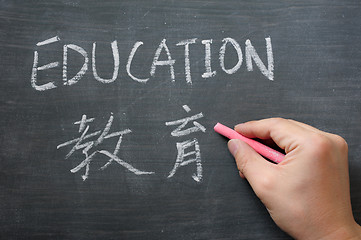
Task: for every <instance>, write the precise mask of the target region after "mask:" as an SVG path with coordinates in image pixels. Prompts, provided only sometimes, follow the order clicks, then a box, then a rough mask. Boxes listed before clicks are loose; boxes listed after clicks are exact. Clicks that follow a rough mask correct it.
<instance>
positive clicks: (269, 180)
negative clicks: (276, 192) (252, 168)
mask: <svg viewBox="0 0 361 240" xmlns="http://www.w3.org/2000/svg"><path fill="white" fill-rule="evenodd" d="M274 186H275V182H274V179H273V177H272V176H271V175H264V176H262V177H260V178H259V179H258V181H257V185H256V186H255V187H254V191H255V193H256V194H257V196H258V197H259V198H260V199H264V198H267V194H268V192H272V191H273V190H272V189H273V187H274Z"/></svg>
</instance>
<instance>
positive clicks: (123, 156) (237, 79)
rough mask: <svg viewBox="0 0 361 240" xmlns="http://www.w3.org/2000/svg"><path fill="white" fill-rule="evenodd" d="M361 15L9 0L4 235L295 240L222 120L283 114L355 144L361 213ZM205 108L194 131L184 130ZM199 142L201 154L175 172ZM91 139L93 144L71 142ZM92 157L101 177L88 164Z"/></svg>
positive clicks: (2, 155) (2, 111)
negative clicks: (247, 174) (231, 148)
mask: <svg viewBox="0 0 361 240" xmlns="http://www.w3.org/2000/svg"><path fill="white" fill-rule="evenodd" d="M360 11H361V3H360V2H359V1H337V0H335V1H322V0H316V1H315V0H313V1H302V3H300V2H297V3H295V2H291V1H264V0H262V1H235V0H229V1H228V0H225V1H214V0H212V1H155V0H154V1H153V0H152V1H148V0H147V1H146V0H143V1H142V0H134V1H80V0H79V1H77V0H69V1H68V0H62V1H15V0H14V1H6V0H3V1H0V20H1V21H0V26H1V28H0V56H1V57H0V73H1V75H0V76H1V82H0V86H1V87H0V91H1V94H0V98H1V102H0V104H1V107H0V121H1V122H0V146H1V151H0V173H1V174H0V185H1V190H0V203H1V204H0V206H1V208H0V209H1V210H0V219H1V220H0V235H1V238H4V239H290V237H288V236H287V235H286V234H285V233H283V232H282V231H281V230H279V229H278V227H277V226H275V224H274V223H273V222H272V220H271V219H270V217H269V215H268V213H267V211H266V210H265V208H264V207H263V205H262V204H261V203H260V201H259V200H258V199H257V197H256V196H255V195H254V194H253V192H252V189H251V188H250V187H249V185H248V183H247V182H246V181H245V180H242V179H240V178H239V176H238V171H237V169H236V167H235V163H234V160H233V159H232V157H231V155H230V154H229V153H228V151H227V148H226V140H225V139H224V138H223V137H221V136H219V135H217V134H215V133H214V132H213V130H212V127H213V125H214V124H215V123H216V122H217V121H219V122H222V123H224V124H226V125H229V126H233V125H235V124H237V123H239V122H244V121H247V120H253V119H260V118H267V117H275V116H278V117H284V118H293V119H296V120H299V121H303V122H306V123H309V124H311V125H313V126H315V127H318V128H320V129H322V130H324V131H329V132H334V133H337V134H339V135H341V136H343V137H344V138H345V139H346V140H347V141H348V144H349V161H350V182H351V196H352V203H353V210H354V215H355V218H356V220H357V221H358V222H360V221H361V193H360V191H359V189H360V188H361V177H360V174H359V173H360V171H361V160H360V157H359V156H360V155H361V137H360V133H361V124H360V121H361V81H360V79H361V76H360V70H361V48H360V41H361V32H360V31H359V27H360V25H361V19H360V17H359V15H360ZM227 39H228V40H227ZM230 39H231V40H232V41H233V40H234V41H233V42H232V41H231V40H230ZM267 39H268V40H269V43H270V44H271V45H267ZM44 41H45V42H44ZM162 42H163V43H164V44H163V45H162V46H163V47H160V46H161V44H162ZM247 43H248V45H247ZM136 44H138V45H137V48H135V46H136ZM232 44H233V45H232ZM247 46H248V47H250V46H252V47H253V48H254V49H255V50H256V52H257V54H258V56H259V60H258V63H259V62H260V61H261V62H262V63H263V64H264V67H265V69H264V70H267V71H268V73H267V71H266V72H265V71H263V72H262V71H261V67H259V66H258V65H257V64H256V62H257V59H255V58H249V59H248V60H247V49H246V48H247ZM187 47H188V53H189V56H188V60H189V61H188V63H189V64H188V67H187V57H186V55H187V54H185V53H186V52H187V50H186V48H187ZM207 47H208V50H207ZM222 47H226V49H225V50H224V49H223V50H224V51H223V50H222ZM270 47H271V49H269V48H270ZM93 49H94V53H93ZM157 49H158V50H159V51H160V52H159V55H158V58H157V59H155V58H156V57H157ZM132 50H136V51H135V52H133V53H134V54H133V58H132V61H131V64H129V56H130V55H132V54H131V52H132ZM237 50H238V51H237ZM239 50H240V51H241V52H240V51H239ZM248 50H250V49H248ZM222 51H223V52H222ZM270 51H271V52H270ZM35 52H36V53H37V57H38V59H37V60H38V61H37V63H38V65H37V66H34V62H36V61H35V55H36V54H35ZM65 52H66V54H67V55H66V54H64V53H65ZM115 53H118V56H115V57H114V54H115ZM208 53H209V56H208V57H207V56H206V55H207V54H208ZM222 53H223V55H222ZM240 53H241V55H240ZM249 53H250V51H248V54H249ZM84 54H85V55H86V56H84ZM65 55H66V61H64V59H65ZM115 55H116V54H115ZM222 56H223V57H222ZM270 57H273V62H271V63H270V62H269V60H270ZM94 59H95V60H96V61H94ZM206 59H207V60H208V62H207V61H206ZM85 60H88V62H86V61H85ZM117 60H119V63H118V64H117ZM249 60H251V61H249ZM64 63H65V64H64ZM154 63H156V64H155V65H154ZM250 63H252V64H253V71H251V69H250V66H249V65H247V64H250ZM48 64H52V65H48ZM161 64H165V65H164V66H162V65H161ZM272 64H273V65H274V66H273V69H271V65H272ZM64 65H65V67H64ZM84 65H86V70H85V69H83V70H84V71H83V72H82V75H81V76H78V78H77V79H75V78H74V79H73V77H74V76H75V75H76V74H77V73H79V72H80V69H81V68H82V67H83V66H84ZM93 65H94V66H95V70H96V74H94V69H93V67H94V66H93ZM115 65H116V67H115ZM42 66H47V67H43V68H41V67H42ZM118 67H119V68H118ZM128 67H129V68H128ZM47 68H48V69H47ZM117 68H118V70H117V71H118V72H116V71H115V69H117ZM210 68H211V69H210ZM34 69H36V73H37V75H36V76H34ZM64 69H65V70H64ZM152 69H153V70H152ZM231 70H232V71H231ZM233 70H234V71H233ZM64 71H65V73H66V76H65V77H64ZM172 73H173V74H174V75H172ZM205 73H206V74H205ZM270 73H272V74H273V75H272V74H271V75H272V76H271V75H270ZM267 74H268V75H267ZM71 79H72V80H73V82H72V81H70V80H71ZM99 79H102V80H104V81H103V82H101V81H99ZM137 79H138V80H143V81H138V80H137ZM64 80H65V81H64ZM47 83H51V84H53V85H51V86H52V88H51V89H50V88H44V89H42V88H41V87H40V89H39V88H36V86H44V85H45V84H47ZM46 86H50V85H46ZM197 114H198V115H197ZM192 116H198V118H194V119H193V120H191V121H189V122H188V124H187V126H186V127H185V128H191V127H195V129H193V130H194V131H188V132H185V133H184V135H182V134H179V132H178V135H177V132H173V131H174V130H175V129H176V128H177V127H178V125H176V122H175V121H177V120H180V119H185V118H187V117H192ZM82 118H83V121H81V120H82ZM194 122H195V123H194ZM81 123H83V125H82V126H81ZM107 124H108V125H107ZM107 126H108V129H109V132H107V133H106V132H104V129H106V128H107ZM87 127H88V128H87ZM127 129H128V130H129V131H127ZM84 131H87V132H86V133H84ZM97 131H100V133H99V134H98V135H97V137H99V136H100V135H101V133H104V134H103V138H102V139H101V138H99V139H100V140H98V142H97V141H96V139H97V137H96V138H95V139H94V138H93V139H92V138H90V137H89V138H87V139H82V141H80V140H81V137H82V134H83V137H85V136H86V135H87V134H90V133H96V132H97ZM121 131H126V132H121ZM172 132H173V133H175V134H173V135H172ZM111 134H113V135H111ZM73 139H78V141H75V142H71V143H69V141H71V140H73ZM91 139H92V140H91ZM119 139H121V142H119ZM187 141H188V143H189V145H188V146H190V147H189V149H188V148H187V149H186V148H184V150H185V151H186V152H187V151H190V152H191V153H190V155H189V156H188V157H190V158H191V159H192V158H194V159H195V160H194V162H191V163H189V164H188V165H186V164H184V166H178V168H176V171H175V173H174V174H173V175H171V174H170V173H171V171H172V169H174V168H175V164H176V160H177V159H178V160H182V158H181V157H180V156H177V155H178V153H179V149H177V146H178V147H179V148H180V146H181V144H179V143H184V142H187ZM67 142H68V143H69V144H68V145H66V144H64V143H67ZM76 142H78V145H80V144H81V143H88V145H87V146H88V147H89V149H88V150H89V151H85V148H86V147H87V146H83V147H82V146H80V147H79V146H78V148H77V149H74V151H73V152H71V150H72V148H73V147H74V145H76ZM118 142H119V146H118V152H116V154H113V153H114V150H115V149H116V148H117V147H116V145H117V143H118ZM90 143H93V146H89V144H90ZM177 143H178V145H177ZM62 144H63V145H62ZM95 145H96V146H95ZM183 146H186V145H183ZM192 147H193V148H192ZM196 148H198V149H196ZM83 151H85V153H84V152H83ZM192 151H194V152H196V153H197V154H198V155H197V156H196V154H195V153H193V156H192ZM69 152H70V153H69ZM105 152H108V153H112V154H113V156H114V155H115V156H117V157H118V159H115V158H110V157H109V156H106V155H105V154H104V153H105ZM180 152H181V151H180ZM91 153H95V155H94V158H92V161H91V162H90V164H89V170H88V172H87V175H86V174H85V173H86V171H87V169H86V164H85V165H84V166H83V167H79V168H80V169H78V171H75V170H74V169H75V168H76V167H77V166H79V164H80V163H81V162H83V161H84V160H85V159H86V157H87V156H86V154H88V155H90V154H91ZM88 157H89V156H88ZM109 159H112V162H111V163H110V164H108V165H107V167H106V168H105V169H103V170H101V169H100V168H101V167H103V166H104V165H105V164H107V162H108V160H109ZM115 160H118V161H119V160H121V161H120V162H117V161H115ZM183 160H184V161H186V158H184V159H183ZM188 160H189V159H188ZM124 162H125V163H127V164H129V165H131V166H132V167H134V168H135V169H137V170H139V171H143V172H147V173H149V174H139V175H137V174H136V173H135V172H134V171H133V172H132V171H130V170H129V166H128V165H124V164H123V165H122V164H120V163H124ZM71 170H73V172H72V171H71ZM199 170H201V171H199ZM138 173H139V172H138ZM85 175H86V177H84V176H85ZM83 177H84V178H86V179H85V180H84V179H83Z"/></svg>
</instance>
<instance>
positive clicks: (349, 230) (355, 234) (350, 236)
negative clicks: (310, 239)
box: [321, 222, 361, 240]
mask: <svg viewBox="0 0 361 240" xmlns="http://www.w3.org/2000/svg"><path fill="white" fill-rule="evenodd" d="M321 239H325V240H326V239H327V240H333V239H335V240H336V239H337V240H361V227H360V225H358V224H357V223H356V222H353V223H352V224H350V225H345V226H342V227H340V228H338V229H336V230H335V231H332V232H330V233H329V234H328V235H326V236H325V237H323V238H321Z"/></svg>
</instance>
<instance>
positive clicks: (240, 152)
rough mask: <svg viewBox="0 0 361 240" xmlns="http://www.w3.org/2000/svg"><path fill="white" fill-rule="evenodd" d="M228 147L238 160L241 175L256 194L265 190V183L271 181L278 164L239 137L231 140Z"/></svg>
mask: <svg viewBox="0 0 361 240" xmlns="http://www.w3.org/2000/svg"><path fill="white" fill-rule="evenodd" d="M228 149H229V151H230V152H231V154H232V155H233V157H234V158H235V160H236V163H237V168H238V170H239V172H240V175H241V177H245V178H246V179H247V180H248V182H249V183H250V184H251V186H252V188H253V190H254V191H255V192H256V194H257V192H258V191H263V190H262V188H263V186H264V184H263V183H265V182H269V179H270V176H271V175H272V174H273V172H274V167H275V166H276V165H275V164H273V163H270V162H268V161H267V160H266V159H264V158H263V157H262V156H261V155H259V154H258V153H257V152H256V151H255V150H254V149H253V148H251V147H250V146H249V145H248V144H247V143H245V142H243V141H241V140H239V139H232V140H230V141H229V142H228Z"/></svg>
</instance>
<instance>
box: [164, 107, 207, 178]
mask: <svg viewBox="0 0 361 240" xmlns="http://www.w3.org/2000/svg"><path fill="white" fill-rule="evenodd" d="M183 109H184V110H185V111H186V112H187V113H188V112H190V111H191V109H190V107H189V106H188V105H183ZM202 117H203V114H202V113H198V114H195V115H193V116H191V117H186V118H183V119H180V120H175V121H171V122H166V123H165V125H167V126H173V125H179V124H180V125H179V126H178V127H177V128H176V129H175V130H173V131H172V132H171V135H172V136H174V137H181V136H185V135H189V134H191V133H194V132H199V131H201V132H205V131H206V128H205V127H204V126H203V125H202V124H200V123H198V122H197V121H193V120H196V119H200V118H202ZM190 121H193V122H192V123H193V125H194V126H193V127H189V128H186V129H183V128H184V127H186V125H187V124H188V123H189V122H190ZM176 147H177V152H178V153H177V159H176V162H175V164H174V166H173V169H172V170H171V171H170V172H169V175H168V178H171V177H173V176H174V175H175V173H176V172H177V170H178V168H180V167H183V166H187V165H189V164H191V163H196V167H197V170H196V173H195V174H193V175H192V178H193V180H194V181H196V182H201V181H202V172H203V169H202V159H201V152H200V146H199V143H198V140H197V139H196V138H194V139H192V140H186V141H183V142H177V143H176ZM189 148H194V150H193V151H189V150H188V149H189ZM186 150H188V151H187V152H186ZM190 156H193V158H192V157H191V158H190V159H187V157H190Z"/></svg>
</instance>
